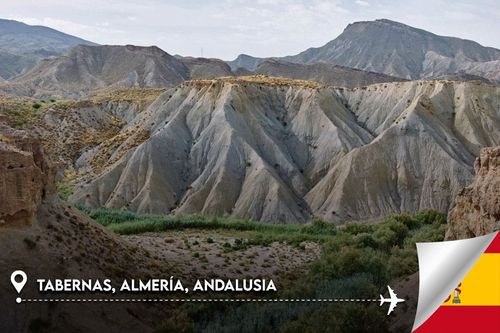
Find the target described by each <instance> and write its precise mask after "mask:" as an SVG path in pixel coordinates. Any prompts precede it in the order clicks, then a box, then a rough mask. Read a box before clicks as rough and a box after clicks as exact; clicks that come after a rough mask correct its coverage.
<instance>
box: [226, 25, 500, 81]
mask: <svg viewBox="0 0 500 333" xmlns="http://www.w3.org/2000/svg"><path fill="white" fill-rule="evenodd" d="M278 59H280V60H285V61H290V62H296V63H301V64H312V63H317V62H327V63H332V64H336V65H341V66H347V67H353V68H357V69H362V70H367V71H373V72H378V73H383V74H387V75H392V76H397V77H401V78H406V79H421V78H430V77H438V76H441V75H445V74H453V73H457V72H466V73H468V74H473V75H478V76H481V77H485V78H486V79H488V80H491V81H494V82H500V50H498V49H495V48H491V47H484V46H481V45H480V44H478V43H476V42H473V41H469V40H464V39H459V38H453V37H444V36H438V35H435V34H433V33H430V32H427V31H425V30H421V29H416V28H413V27H410V26H408V25H405V24H402V23H398V22H394V21H390V20H385V19H382V20H375V21H365V22H356V23H353V24H349V25H348V26H347V27H346V29H345V30H344V32H342V34H340V35H339V36H338V37H337V38H335V39H334V40H332V41H330V42H328V43H327V44H325V45H323V46H321V47H317V48H310V49H307V50H306V51H304V52H301V53H299V54H297V55H294V56H288V57H283V58H278ZM263 60H265V59H260V58H254V57H250V56H240V57H238V58H237V59H236V60H234V61H232V62H230V65H231V67H233V68H234V67H236V66H239V67H245V68H247V69H250V70H254V69H255V68H256V67H257V66H258V64H259V63H261V62H262V61H263Z"/></svg>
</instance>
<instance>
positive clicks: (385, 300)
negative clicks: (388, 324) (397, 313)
mask: <svg viewBox="0 0 500 333" xmlns="http://www.w3.org/2000/svg"><path fill="white" fill-rule="evenodd" d="M387 289H389V296H390V298H384V296H382V295H380V306H382V304H384V303H389V311H387V315H389V314H390V313H391V312H392V311H394V309H395V308H396V306H397V305H398V303H402V302H404V301H405V300H404V299H401V298H398V295H397V294H396V293H395V292H394V290H392V288H391V287H389V286H387Z"/></svg>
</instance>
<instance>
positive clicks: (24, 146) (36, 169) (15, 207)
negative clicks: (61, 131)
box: [0, 124, 55, 226]
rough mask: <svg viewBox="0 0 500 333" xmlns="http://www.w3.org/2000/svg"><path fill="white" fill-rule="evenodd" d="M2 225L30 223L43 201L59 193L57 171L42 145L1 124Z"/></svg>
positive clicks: (0, 188)
mask: <svg viewBox="0 0 500 333" xmlns="http://www.w3.org/2000/svg"><path fill="white" fill-rule="evenodd" d="M0 170H1V171H0V173H1V175H2V178H1V184H0V185H1V186H0V222H1V223H0V226H3V225H12V224H22V223H30V222H31V220H32V218H33V216H34V215H35V213H36V211H37V209H38V206H39V205H40V202H41V200H42V199H43V198H46V197H48V196H50V195H53V194H54V193H55V187H54V175H55V169H54V168H53V167H52V166H51V164H50V162H49V161H48V160H47V158H46V157H45V155H44V153H43V150H42V147H41V145H40V143H39V142H38V141H36V140H33V139H32V138H30V137H29V136H28V135H27V133H25V132H23V131H16V130H13V129H11V128H9V127H7V126H6V125H3V124H0Z"/></svg>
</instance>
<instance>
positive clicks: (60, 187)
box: [57, 182, 73, 201]
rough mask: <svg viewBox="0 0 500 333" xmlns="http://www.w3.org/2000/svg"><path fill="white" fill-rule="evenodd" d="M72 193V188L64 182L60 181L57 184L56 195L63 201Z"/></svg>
mask: <svg viewBox="0 0 500 333" xmlns="http://www.w3.org/2000/svg"><path fill="white" fill-rule="evenodd" d="M71 194H73V188H72V187H71V186H69V185H68V183H66V182H60V183H58V184H57V195H58V196H59V198H60V199H61V200H63V201H68V198H69V196H70V195H71Z"/></svg>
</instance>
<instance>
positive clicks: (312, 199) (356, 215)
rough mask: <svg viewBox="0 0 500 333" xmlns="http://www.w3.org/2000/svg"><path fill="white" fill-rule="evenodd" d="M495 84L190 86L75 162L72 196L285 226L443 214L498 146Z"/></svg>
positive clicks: (262, 82) (233, 81)
mask: <svg viewBox="0 0 500 333" xmlns="http://www.w3.org/2000/svg"><path fill="white" fill-rule="evenodd" d="M499 89H500V88H497V87H494V86H490V85H483V84H479V83H457V82H449V81H413V82H396V83H381V84H374V85H370V86H368V87H363V88H355V89H352V90H351V89H342V88H331V87H325V86H322V85H320V84H317V83H313V82H308V81H296V80H285V79H277V78H269V77H263V76H256V77H244V78H224V79H217V80H201V81H200V80H195V81H188V82H186V83H184V84H182V85H180V86H178V87H175V88H172V89H169V90H167V91H166V92H164V93H163V94H162V95H160V96H159V97H158V99H157V100H156V101H154V102H153V103H152V104H151V105H150V106H149V108H148V109H146V110H145V111H144V112H142V113H140V114H138V115H137V117H136V119H134V120H132V121H131V122H130V123H129V124H128V125H127V126H126V127H125V128H124V129H123V130H122V131H121V132H120V134H118V135H117V136H116V138H112V139H110V140H108V141H105V142H103V143H102V144H100V145H99V146H97V147H96V148H95V149H93V150H92V151H90V152H88V153H86V154H84V157H82V158H81V159H79V161H78V165H79V168H81V169H82V170H85V172H89V169H90V170H91V171H90V172H89V173H88V174H87V176H88V177H86V178H85V177H84V179H85V181H83V182H82V183H81V184H80V185H79V186H77V188H76V190H75V193H74V195H73V196H72V197H71V200H72V201H73V202H77V203H81V204H84V205H87V206H90V207H100V206H105V207H113V208H120V209H128V210H132V211H139V212H155V213H175V214H190V213H203V214H208V215H219V216H220V215H226V216H232V217H245V218H252V219H256V220H263V221H275V222H276V221H281V222H288V223H291V222H305V221H307V220H309V219H310V218H311V217H312V216H321V217H323V218H325V219H327V220H329V221H338V222H342V221H345V220H349V219H368V218H376V217H380V216H384V215H387V214H390V213H395V212H414V211H418V210H421V209H424V208H436V209H439V210H441V211H447V209H448V208H449V206H450V204H451V202H452V199H453V198H454V197H455V195H456V194H458V192H459V191H460V190H461V189H462V188H463V187H464V186H466V185H467V184H468V183H469V182H470V180H471V179H472V176H473V162H474V159H475V157H476V156H478V154H479V149H480V148H481V147H485V146H493V145H498V144H499V143H500V141H499V138H500V122H498V117H499V116H500V114H499V110H500V108H499V103H500V101H499V99H498V96H499V93H500V91H499ZM89 175H90V176H89Z"/></svg>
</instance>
